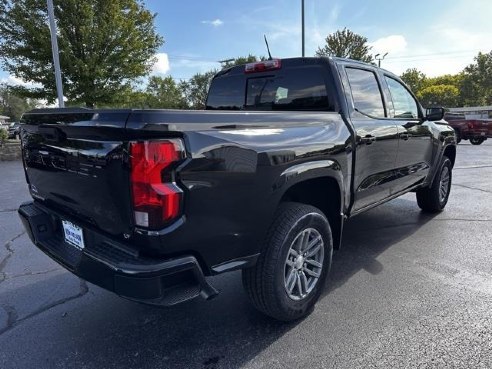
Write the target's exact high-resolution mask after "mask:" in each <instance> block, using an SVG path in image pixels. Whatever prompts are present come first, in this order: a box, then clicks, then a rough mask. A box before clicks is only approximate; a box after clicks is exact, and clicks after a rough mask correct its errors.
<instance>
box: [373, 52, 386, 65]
mask: <svg viewBox="0 0 492 369" xmlns="http://www.w3.org/2000/svg"><path fill="white" fill-rule="evenodd" d="M379 55H380V54H376V55H375V56H374V59H376V60H377V61H378V67H379V68H381V60H384V58H386V55H388V53H386V54H384V55H383V56H382V57H380V58H378V56H379Z"/></svg>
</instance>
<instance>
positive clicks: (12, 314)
mask: <svg viewBox="0 0 492 369" xmlns="http://www.w3.org/2000/svg"><path fill="white" fill-rule="evenodd" d="M87 292H89V287H88V286H87V283H86V282H85V281H84V280H82V279H80V284H79V293H77V294H76V295H72V296H68V297H65V298H64V299H60V300H57V301H55V302H52V303H51V304H48V305H45V306H43V307H41V308H39V309H38V310H35V311H34V312H32V313H31V314H29V315H26V316H25V317H23V318H22V319H18V315H17V312H16V310H15V308H14V307H12V306H9V305H0V306H1V307H2V308H3V309H4V310H5V311H6V312H7V315H8V317H9V318H8V324H7V327H5V328H3V329H0V335H2V334H3V333H5V332H7V331H9V330H11V329H12V328H14V327H15V326H17V325H18V324H20V323H22V322H25V321H26V320H29V319H31V318H34V317H36V316H38V315H40V314H42V313H44V312H46V311H48V310H51V309H53V308H54V307H56V306H60V305H63V304H65V303H67V302H70V301H73V300H76V299H78V298H80V297H82V296H84V295H85V294H87Z"/></svg>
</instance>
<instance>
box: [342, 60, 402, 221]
mask: <svg viewBox="0 0 492 369" xmlns="http://www.w3.org/2000/svg"><path fill="white" fill-rule="evenodd" d="M344 70H345V73H346V77H347V78H346V80H344V79H345V78H343V76H342V80H344V85H346V86H345V88H346V89H347V88H349V90H350V91H351V98H352V105H353V106H352V108H353V113H352V114H351V120H352V123H353V125H354V128H355V131H356V149H355V170H354V204H353V208H352V210H353V211H355V212H357V211H359V210H363V209H364V208H367V207H370V206H371V205H373V204H376V203H378V202H380V201H382V200H384V199H386V198H387V197H389V196H390V189H391V186H392V182H393V181H394V180H395V171H394V169H395V164H396V155H397V152H398V128H397V126H396V124H395V122H394V121H393V120H391V119H387V118H388V117H387V113H386V109H385V104H384V100H383V95H382V92H381V86H380V83H379V82H378V79H377V76H376V73H375V72H374V70H372V69H371V68H370V67H358V66H352V65H350V66H346V67H345V68H344ZM347 85H348V86H347ZM349 98H350V97H349ZM349 103H350V102H349ZM349 105H350V104H349Z"/></svg>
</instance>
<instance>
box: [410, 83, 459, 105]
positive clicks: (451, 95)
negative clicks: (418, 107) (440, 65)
mask: <svg viewBox="0 0 492 369" xmlns="http://www.w3.org/2000/svg"><path fill="white" fill-rule="evenodd" d="M459 94H460V92H459V90H458V88H457V87H456V86H452V85H432V86H429V87H426V88H424V89H423V90H421V91H419V92H418V93H417V97H418V99H419V100H420V102H421V103H422V105H423V106H425V107H426V108H429V107H433V106H443V107H455V106H457V105H458V100H459Z"/></svg>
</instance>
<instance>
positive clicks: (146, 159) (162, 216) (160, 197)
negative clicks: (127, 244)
mask: <svg viewBox="0 0 492 369" xmlns="http://www.w3.org/2000/svg"><path fill="white" fill-rule="evenodd" d="M184 157H185V152H184V146H183V142H182V141H181V140H179V139H172V140H166V141H142V142H131V143H130V168H131V172H130V173H131V174H130V180H131V186H132V197H133V212H134V217H135V224H137V225H139V226H142V227H147V228H151V229H160V228H163V226H164V225H165V223H166V222H169V221H170V220H172V219H174V218H176V217H177V216H178V215H179V213H180V211H181V200H182V196H183V192H182V191H181V189H180V188H179V187H178V186H177V185H176V183H175V182H174V179H173V173H172V168H171V165H172V164H175V163H176V162H177V161H180V160H182V159H184Z"/></svg>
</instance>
